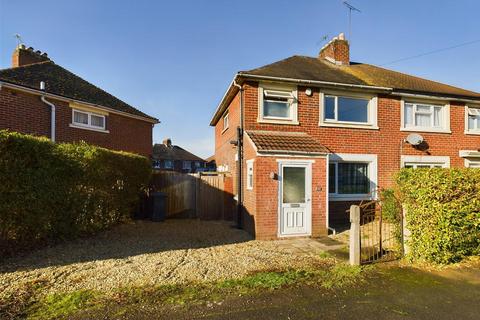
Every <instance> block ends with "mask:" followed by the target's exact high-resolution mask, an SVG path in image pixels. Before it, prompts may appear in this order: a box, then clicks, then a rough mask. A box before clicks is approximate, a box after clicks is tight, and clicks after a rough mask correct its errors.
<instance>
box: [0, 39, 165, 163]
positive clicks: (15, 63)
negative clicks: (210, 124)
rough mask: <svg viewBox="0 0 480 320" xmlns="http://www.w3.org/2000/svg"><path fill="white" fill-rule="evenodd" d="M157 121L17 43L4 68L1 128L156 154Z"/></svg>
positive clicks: (0, 75) (0, 80)
mask: <svg viewBox="0 0 480 320" xmlns="http://www.w3.org/2000/svg"><path fill="white" fill-rule="evenodd" d="M156 123H158V120H157V119H156V118H154V117H151V116H149V115H147V114H145V113H143V112H141V111H139V110H138V109H136V108H134V107H132V106H131V105H129V104H127V103H125V102H123V101H121V100H120V99H118V98H116V97H114V96H113V95H111V94H109V93H107V92H105V91H103V90H102V89H100V88H98V87H96V86H95V85H93V84H91V83H89V82H87V81H85V80H84V79H82V78H80V77H79V76H77V75H75V74H73V73H72V72H70V71H68V70H66V69H64V68H63V67H61V66H59V65H57V64H55V63H54V62H53V61H52V60H50V58H49V57H48V55H47V54H46V53H42V52H40V51H34V49H33V48H31V47H30V48H26V47H25V46H24V45H19V46H18V47H17V48H16V49H15V51H14V53H13V56H12V67H11V68H8V69H2V70H0V129H8V130H11V131H18V132H22V133H27V134H33V135H39V136H47V137H49V138H51V139H52V140H53V141H58V142H75V141H80V140H83V141H85V142H88V143H91V144H94V145H98V146H101V147H105V148H109V149H114V150H122V151H129V152H134V153H138V154H141V155H144V156H148V157H149V156H151V154H152V130H153V126H154V125H155V124H156Z"/></svg>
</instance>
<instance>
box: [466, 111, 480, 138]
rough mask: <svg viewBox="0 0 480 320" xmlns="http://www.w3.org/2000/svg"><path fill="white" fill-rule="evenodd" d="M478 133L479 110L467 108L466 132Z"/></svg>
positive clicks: (479, 124)
mask: <svg viewBox="0 0 480 320" xmlns="http://www.w3.org/2000/svg"><path fill="white" fill-rule="evenodd" d="M466 131H474V132H480V109H479V108H471V107H467V130H466Z"/></svg>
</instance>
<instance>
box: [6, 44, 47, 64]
mask: <svg viewBox="0 0 480 320" xmlns="http://www.w3.org/2000/svg"><path fill="white" fill-rule="evenodd" d="M44 61H50V59H49V58H48V54H47V53H46V52H44V53H42V51H40V50H37V51H34V49H33V47H28V49H25V45H24V44H21V45H19V46H17V48H16V49H15V51H14V52H13V55H12V67H13V68H15V67H21V66H26V65H29V64H34V63H39V62H44Z"/></svg>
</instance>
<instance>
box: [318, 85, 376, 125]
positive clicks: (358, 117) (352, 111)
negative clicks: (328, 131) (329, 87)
mask: <svg viewBox="0 0 480 320" xmlns="http://www.w3.org/2000/svg"><path fill="white" fill-rule="evenodd" d="M319 101H320V117H319V118H320V123H319V125H320V126H325V127H348V128H363V129H378V127H377V97H375V96H369V95H364V94H358V93H351V92H345V93H342V92H339V93H338V94H337V93H335V92H329V93H322V92H321V93H320V99H319Z"/></svg>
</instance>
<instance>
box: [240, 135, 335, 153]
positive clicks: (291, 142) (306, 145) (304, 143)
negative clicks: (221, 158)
mask: <svg viewBox="0 0 480 320" xmlns="http://www.w3.org/2000/svg"><path fill="white" fill-rule="evenodd" d="M247 134H248V136H249V137H250V139H251V140H252V141H253V143H254V144H255V146H256V147H257V150H258V151H259V152H264V153H273V152H276V153H278V152H285V153H295V154H325V153H328V149H327V148H325V147H324V146H323V145H322V144H320V143H319V142H318V141H317V140H315V139H314V138H312V137H311V136H309V135H308V134H306V133H303V132H280V131H254V130H250V131H247Z"/></svg>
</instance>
